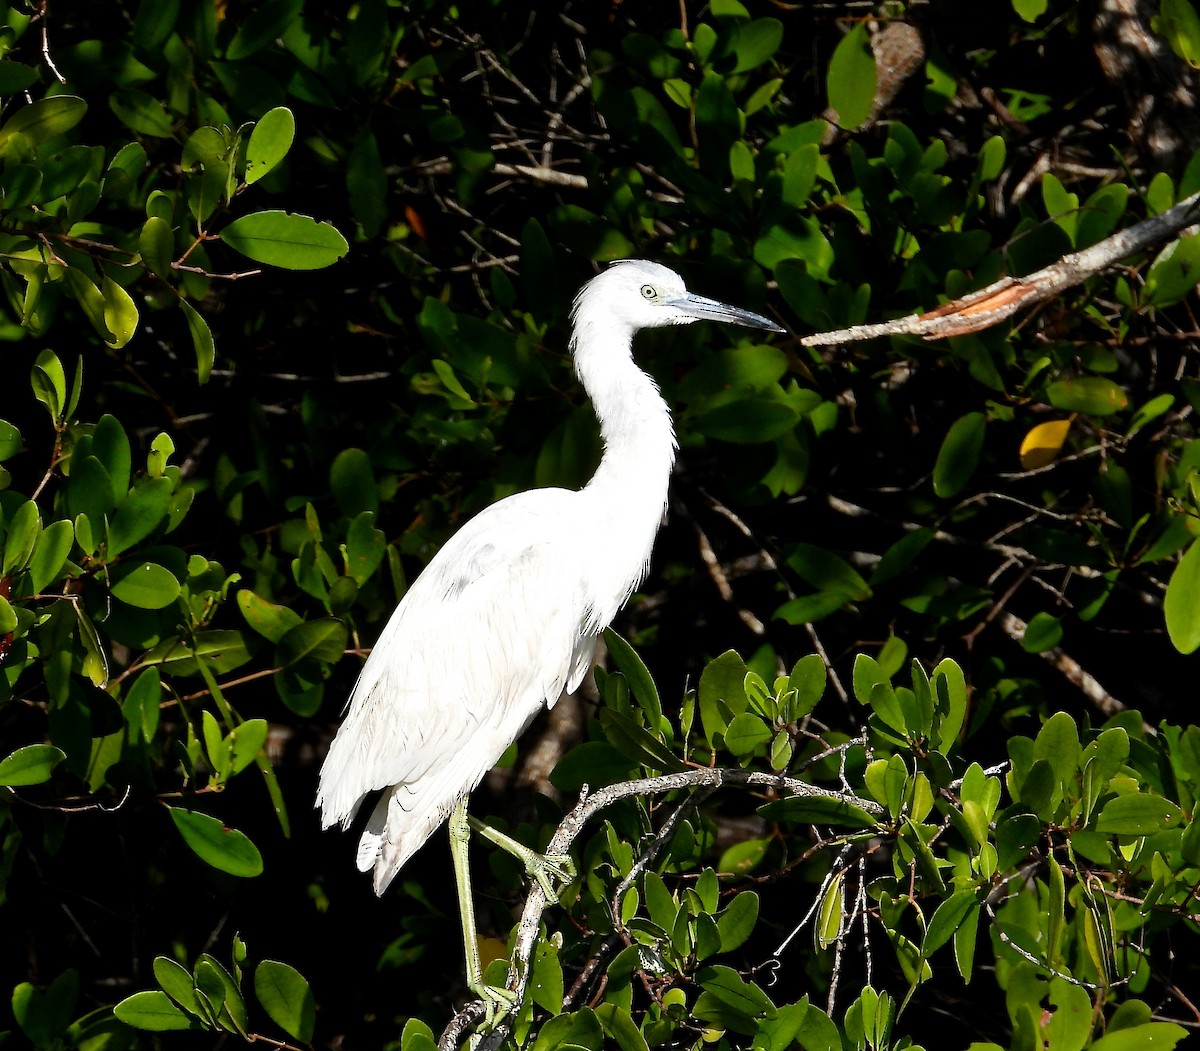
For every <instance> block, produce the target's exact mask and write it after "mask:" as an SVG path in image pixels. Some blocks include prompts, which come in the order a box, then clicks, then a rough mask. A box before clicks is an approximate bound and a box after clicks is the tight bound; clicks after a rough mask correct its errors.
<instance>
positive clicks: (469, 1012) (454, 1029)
mask: <svg viewBox="0 0 1200 1051" xmlns="http://www.w3.org/2000/svg"><path fill="white" fill-rule="evenodd" d="M724 785H738V786H741V787H745V788H771V789H774V790H775V791H777V792H779V793H780V794H781V795H785V796H810V797H819V798H823V799H836V800H840V801H842V802H845V803H851V804H853V805H854V806H856V807H859V808H860V809H862V810H865V811H866V812H867V813H869V814H873V815H875V816H877V817H882V816H883V815H884V809H883V807H881V806H880V805H879V804H878V803H876V802H874V801H872V800H869V799H862V798H860V797H859V796H856V795H854V794H853V793H850V792H845V791H837V790H835V789H830V788H821V787H819V786H817V785H812V784H809V783H808V782H807V781H801V780H800V779H799V778H795V777H786V776H784V775H782V774H768V773H764V772H762V771H758V770H741V769H736V768H735V769H724V768H711V767H701V768H697V769H693V770H682V771H679V772H677V773H671V774H662V775H661V776H659V777H643V778H638V779H637V780H634V781H622V782H620V783H619V784H615V785H609V786H607V787H606V788H601V789H599V790H598V791H596V792H592V793H589V792H588V789H587V786H586V785H585V786H584V788H583V790H582V791H581V792H580V794H579V802H578V803H576V804H575V806H574V808H573V809H572V810H571V811H570V813H568V814H567V815H566V816H565V817H564V818H563V819H562V821H561V822H560V823H559V826H558V829H557V830H556V831H555V833H554V835H553V836H552V837H551V839H550V842H549V843H548V844H547V846H546V851H545V852H546V853H547V854H552V855H557V854H569V853H570V851H571V846H572V844H573V843H574V842H575V840H576V839H577V838H578V837H579V835H580V833H581V832H582V831H583V829H584V826H585V825H586V824H587V823H588V821H590V820H591V819H592V818H593V817H594V816H595V815H596V814H598V813H600V811H602V810H604V809H605V808H606V807H610V806H612V805H613V804H614V803H617V802H619V801H620V800H622V799H628V798H629V797H630V796H654V795H663V794H665V793H667V792H674V791H677V790H679V789H707V790H709V791H713V790H715V789H718V788H721V787H722V786H724ZM550 904H551V902H550V900H549V899H548V898H547V897H546V894H545V891H543V890H542V888H541V886H540V885H539V884H538V883H537V882H534V883H533V884H532V885H531V886H530V888H529V895H528V897H526V899H525V907H524V909H523V910H522V912H521V920H520V923H519V924H518V926H517V939H516V943H515V945H514V947H513V954H512V959H511V960H510V961H509V965H508V980H507V982H506V983H505V985H506V987H507V988H508V989H509V990H511V991H512V992H513V993H514V994H515V995H516V1002H517V1003H518V1004H519V1003H521V1001H522V1000H523V999H524V996H525V990H526V986H527V985H528V982H529V970H530V967H529V961H530V960H531V958H532V956H533V950H534V947H535V946H536V945H537V935H538V929H539V927H540V925H541V921H542V915H543V914H544V913H545V911H546V909H547V908H548V907H549V906H550ZM484 1014H485V1007H484V1004H483V1001H481V1000H476V1001H474V1002H472V1003H470V1004H468V1005H467V1006H466V1007H464V1008H463V1009H462V1010H461V1011H459V1013H458V1014H457V1015H455V1016H454V1018H453V1019H452V1020H451V1021H450V1024H449V1025H448V1026H446V1029H445V1030H444V1031H443V1033H442V1035H441V1037H440V1039H439V1040H438V1048H439V1049H440V1051H451V1049H453V1048H457V1047H458V1046H459V1044H460V1043H461V1041H462V1039H463V1037H464V1036H465V1035H466V1034H467V1033H469V1032H470V1031H471V1030H472V1029H473V1028H474V1027H475V1026H476V1025H478V1024H479V1022H480V1021H482V1020H483V1018H484ZM507 1032H508V1021H507V1019H502V1020H500V1021H499V1022H498V1023H497V1024H496V1026H495V1028H494V1029H492V1031H491V1032H490V1033H488V1034H487V1035H486V1037H485V1038H484V1040H483V1042H482V1043H481V1044H480V1045H479V1048H480V1051H488V1049H494V1048H496V1047H499V1045H500V1044H501V1043H502V1042H503V1040H504V1039H505V1036H506V1035H507Z"/></svg>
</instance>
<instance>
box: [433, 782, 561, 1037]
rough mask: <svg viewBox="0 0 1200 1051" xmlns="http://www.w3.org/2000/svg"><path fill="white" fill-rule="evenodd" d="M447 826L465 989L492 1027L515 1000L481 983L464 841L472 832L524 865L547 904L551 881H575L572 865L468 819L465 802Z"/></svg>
mask: <svg viewBox="0 0 1200 1051" xmlns="http://www.w3.org/2000/svg"><path fill="white" fill-rule="evenodd" d="M448 824H449V828H450V856H451V857H452V858H453V859H454V880H455V883H457V884H458V912H459V916H460V917H461V919H462V930H463V950H464V952H465V954H466V958H467V986H468V988H470V990H471V992H473V993H474V994H475V995H476V996H478V997H480V998H481V999H482V1000H483V1002H484V1004H485V1006H486V1008H487V1018H486V1021H485V1024H486V1025H492V1024H493V1023H494V1022H495V1019H496V1013H497V1012H500V1013H501V1014H504V1013H507V1012H508V1011H510V1010H511V1009H512V1008H513V1007H515V1006H516V997H515V996H514V995H513V993H512V991H511V990H509V989H502V988H499V987H497V986H494V985H488V984H487V983H485V982H484V980H483V967H482V966H481V965H480V962H479V940H478V938H477V936H476V931H475V899H474V898H473V897H472V895H471V868H470V861H469V860H468V858H467V841H468V839H469V838H470V835H471V829H474V830H475V831H476V832H478V833H479V834H480V835H481V836H483V837H484V838H485V839H487V840H489V841H490V842H492V843H495V844H496V846H498V847H500V848H501V849H502V850H506V851H508V852H509V853H510V854H512V855H513V857H515V858H517V859H518V860H519V861H520V862H521V863H522V864H523V865H524V866H525V871H526V872H527V873H528V874H529V875H530V876H531V877H532V878H534V879H536V880H537V881H538V883H539V884H540V885H541V887H542V889H543V890H544V891H545V892H546V897H547V898H548V899H549V900H550V901H554V900H555V899H556V897H557V890H556V889H555V886H554V882H553V881H554V880H558V881H559V882H560V883H565V882H567V881H569V880H572V879H574V878H575V865H574V863H573V862H572V861H571V859H570V857H568V856H567V855H546V854H539V853H538V852H537V851H536V850H530V849H529V848H528V847H527V846H525V845H524V844H522V843H518V842H517V841H516V840H515V839H512V838H511V837H509V836H506V835H504V833H503V832H497V831H496V830H495V829H494V828H491V827H489V826H488V825H485V824H484V823H483V822H482V821H479V820H478V819H476V818H473V817H471V816H470V815H469V814H468V813H467V801H466V800H465V799H462V800H460V801H459V802H458V804H457V805H456V806H455V808H454V810H453V812H452V813H451V814H450V821H449V822H448Z"/></svg>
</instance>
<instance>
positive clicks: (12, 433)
mask: <svg viewBox="0 0 1200 1051" xmlns="http://www.w3.org/2000/svg"><path fill="white" fill-rule="evenodd" d="M21 444H22V443H21V432H20V431H19V430H17V429H16V427H14V426H13V425H12V424H11V423H8V422H7V421H6V420H0V460H7V459H8V458H9V457H10V456H13V455H15V454H16V453H19V452H20V451H21Z"/></svg>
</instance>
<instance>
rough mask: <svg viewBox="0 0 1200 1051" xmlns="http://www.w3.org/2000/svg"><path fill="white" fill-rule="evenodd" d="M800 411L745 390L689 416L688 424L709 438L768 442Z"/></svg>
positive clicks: (785, 429)
mask: <svg viewBox="0 0 1200 1051" xmlns="http://www.w3.org/2000/svg"><path fill="white" fill-rule="evenodd" d="M799 422H800V415H799V414H798V413H797V412H796V410H795V409H794V408H793V407H792V406H791V405H789V404H787V403H786V402H783V401H780V400H778V399H777V398H774V397H766V396H763V395H755V394H748V395H746V396H745V397H743V398H739V399H738V400H736V401H730V402H726V403H725V404H723V405H718V406H717V407H716V408H712V409H708V410H707V411H704V412H701V413H699V414H698V415H696V416H694V417H692V419H691V425H692V427H693V428H694V429H695V430H697V431H699V432H700V433H701V434H706V435H708V436H709V437H710V438H717V439H719V440H720V441H723V442H734V443H736V444H739V445H754V444H757V443H759V442H769V441H773V440H774V439H776V438H779V437H781V436H782V435H784V434H787V433H788V432H789V431H790V430H792V428H794V427H795V426H796V425H797V424H798V423H799Z"/></svg>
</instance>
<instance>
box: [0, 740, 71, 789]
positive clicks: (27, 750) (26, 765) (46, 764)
mask: <svg viewBox="0 0 1200 1051" xmlns="http://www.w3.org/2000/svg"><path fill="white" fill-rule="evenodd" d="M66 757H67V756H66V753H65V752H64V751H63V750H62V749H61V748H55V747H54V745H52V744H27V745H26V746H25V747H24V748H18V749H17V750H16V751H15V752H12V753H10V754H9V755H6V756H5V757H4V758H3V759H0V785H9V786H11V787H13V788H16V787H19V786H22V785H40V784H44V783H45V782H46V781H49V780H50V776H51V774H53V772H54V768H55V767H56V766H57V765H58V764H59V763H61V762H62V761H63V760H64V759H65V758H66Z"/></svg>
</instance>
